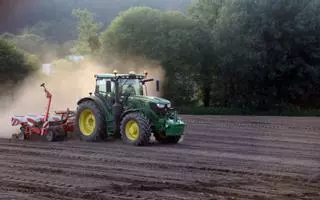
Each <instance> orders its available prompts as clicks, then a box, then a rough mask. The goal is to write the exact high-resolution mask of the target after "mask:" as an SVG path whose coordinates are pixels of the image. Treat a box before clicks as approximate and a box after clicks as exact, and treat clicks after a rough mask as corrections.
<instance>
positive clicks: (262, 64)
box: [216, 0, 320, 109]
mask: <svg viewBox="0 0 320 200" xmlns="http://www.w3.org/2000/svg"><path fill="white" fill-rule="evenodd" d="M229 3H230V4H228V6H226V7H225V9H223V11H222V12H221V14H220V19H219V22H218V25H217V27H216V28H217V30H218V32H219V35H218V37H217V40H218V41H219V62H220V63H219V65H220V68H221V72H222V73H221V78H222V80H221V81H222V83H223V85H224V86H225V87H224V93H225V99H226V106H231V105H234V106H238V107H250V108H260V109H270V108H277V107H282V105H284V104H294V105H297V106H304V107H310V106H315V107H319V106H320V104H319V103H318V102H317V100H316V99H317V98H319V87H318V85H319V83H320V82H319V80H320V79H319V77H320V68H319V64H320V63H319V59H318V58H319V50H318V48H319V42H320V40H319V39H320V38H319V31H320V29H319V28H320V27H319V22H320V18H319V16H320V15H319V12H317V11H318V10H319V8H320V7H319V5H320V3H319V1H309V0H301V1H286V0H270V1H266V2H264V1H254V0H243V1H232V2H231V1H230V2H229Z"/></svg>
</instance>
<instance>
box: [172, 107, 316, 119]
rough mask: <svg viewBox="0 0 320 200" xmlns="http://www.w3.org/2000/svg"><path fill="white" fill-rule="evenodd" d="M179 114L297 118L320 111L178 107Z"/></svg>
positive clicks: (313, 114)
mask: <svg viewBox="0 0 320 200" xmlns="http://www.w3.org/2000/svg"><path fill="white" fill-rule="evenodd" d="M177 110H178V112H179V114H186V115H249V116H250V115H256V116H297V117H302V116H305V117H319V116H320V109H309V110H298V109H291V110H269V111H254V110H248V109H238V108H224V107H179V108H177Z"/></svg>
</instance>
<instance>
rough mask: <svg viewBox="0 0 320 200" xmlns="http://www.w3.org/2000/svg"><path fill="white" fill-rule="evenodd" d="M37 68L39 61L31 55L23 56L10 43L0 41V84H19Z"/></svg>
mask: <svg viewBox="0 0 320 200" xmlns="http://www.w3.org/2000/svg"><path fill="white" fill-rule="evenodd" d="M38 68H39V60H38V58H37V57H36V56H34V55H31V54H24V53H23V52H22V51H21V50H19V49H17V48H16V47H15V46H14V45H13V44H12V43H9V42H7V41H5V40H2V39H0V82H1V83H3V84H4V83H7V82H13V83H14V84H17V83H19V82H20V81H22V80H24V78H25V77H27V76H28V74H29V73H30V72H33V71H35V70H36V69H38Z"/></svg>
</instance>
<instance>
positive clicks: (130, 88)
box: [95, 71, 153, 103]
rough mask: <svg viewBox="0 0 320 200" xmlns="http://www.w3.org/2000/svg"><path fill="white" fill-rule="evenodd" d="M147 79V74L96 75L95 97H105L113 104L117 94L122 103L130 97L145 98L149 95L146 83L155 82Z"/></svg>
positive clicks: (115, 73)
mask: <svg viewBox="0 0 320 200" xmlns="http://www.w3.org/2000/svg"><path fill="white" fill-rule="evenodd" d="M146 77H147V73H145V74H144V75H142V74H135V73H134V72H129V74H117V72H116V71H114V73H113V74H96V75H95V78H96V88H95V95H97V96H100V97H101V96H103V97H104V98H107V99H108V100H110V101H111V102H112V103H114V102H115V98H116V93H118V95H119V96H118V97H119V101H120V102H123V101H125V100H127V99H128V98H129V97H130V96H143V95H144V94H145V93H147V88H146V86H145V83H146V82H149V81H153V79H146ZM117 89H118V91H117ZM144 89H145V92H144Z"/></svg>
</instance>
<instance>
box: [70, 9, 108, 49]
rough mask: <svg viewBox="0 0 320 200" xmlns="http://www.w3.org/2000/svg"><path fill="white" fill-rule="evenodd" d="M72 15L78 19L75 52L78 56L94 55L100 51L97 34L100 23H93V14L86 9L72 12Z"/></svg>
mask: <svg viewBox="0 0 320 200" xmlns="http://www.w3.org/2000/svg"><path fill="white" fill-rule="evenodd" d="M72 14H73V15H74V16H75V17H77V19H78V28H77V29H78V41H77V42H76V46H75V50H76V52H77V53H80V54H91V53H95V52H97V51H98V50H99V49H100V41H99V35H98V32H99V30H100V29H101V27H102V24H101V23H95V22H94V14H93V13H91V12H90V11H88V10H87V9H84V10H81V9H77V10H73V11H72Z"/></svg>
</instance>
